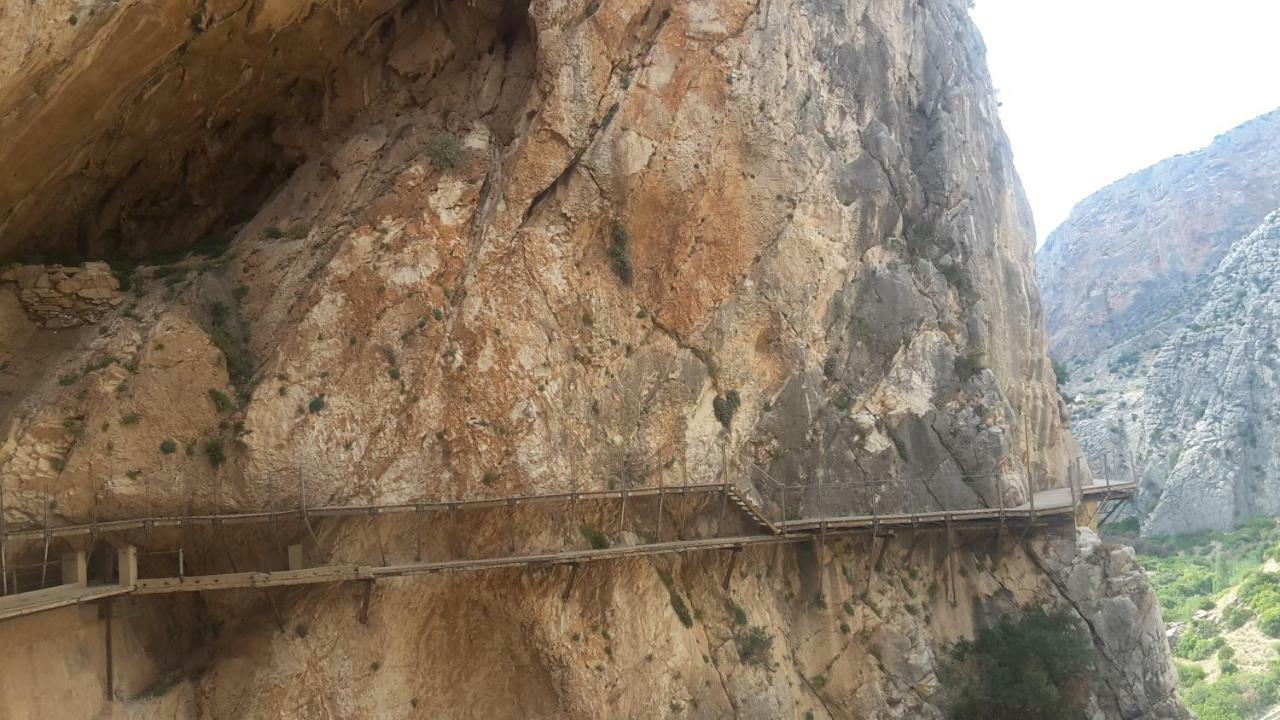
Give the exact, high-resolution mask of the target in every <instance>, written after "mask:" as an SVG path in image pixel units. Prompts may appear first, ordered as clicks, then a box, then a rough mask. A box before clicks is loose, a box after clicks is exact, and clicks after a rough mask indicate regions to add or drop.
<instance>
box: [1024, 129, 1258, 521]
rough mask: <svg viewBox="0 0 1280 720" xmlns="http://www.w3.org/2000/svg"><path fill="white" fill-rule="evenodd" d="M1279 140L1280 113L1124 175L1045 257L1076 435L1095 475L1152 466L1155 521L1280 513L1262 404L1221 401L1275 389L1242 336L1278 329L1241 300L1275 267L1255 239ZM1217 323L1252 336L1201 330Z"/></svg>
mask: <svg viewBox="0 0 1280 720" xmlns="http://www.w3.org/2000/svg"><path fill="white" fill-rule="evenodd" d="M1278 137H1280V111H1276V112H1273V113H1270V114H1267V115H1264V116H1262V117H1260V118H1258V119H1256V120H1253V121H1251V122H1249V123H1246V124H1245V125H1242V126H1241V127H1239V128H1236V129H1235V130H1232V131H1231V132H1228V133H1226V134H1224V135H1222V136H1220V137H1219V138H1218V139H1217V140H1215V141H1214V143H1213V144H1211V145H1210V146H1208V147H1206V148H1205V149H1203V150H1200V151H1198V152H1195V153H1191V154H1188V155H1184V156H1180V157H1176V158H1172V159H1170V160H1166V161H1164V162H1162V163H1159V164H1157V165H1155V166H1153V167H1151V168H1148V169H1147V170H1144V171H1142V172H1141V173H1137V174H1135V175H1133V176H1130V177H1128V178H1125V179H1124V180H1121V181H1119V182H1117V183H1115V184H1114V185H1112V186H1110V187H1108V188H1106V189H1104V190H1101V191H1099V192H1098V193H1096V194H1095V195H1093V196H1091V197H1090V198H1088V199H1086V200H1085V201H1083V202H1081V203H1080V205H1079V206H1077V208H1076V210H1075V211H1074V212H1073V214H1072V218H1071V220H1069V221H1068V222H1067V223H1066V224H1064V225H1063V226H1062V227H1061V228H1059V229H1058V230H1056V231H1055V232H1054V233H1053V234H1052V235H1051V236H1050V240H1049V241H1048V242H1047V243H1046V244H1045V246H1044V247H1043V248H1042V249H1041V251H1040V253H1039V255H1038V257H1037V262H1038V263H1039V270H1038V272H1039V275H1040V278H1041V282H1042V284H1043V286H1044V288H1045V298H1046V300H1045V303H1046V313H1047V317H1048V323H1049V334H1050V338H1051V352H1052V353H1054V354H1055V356H1057V357H1060V358H1061V359H1063V360H1064V361H1065V363H1066V365H1067V366H1068V368H1069V369H1070V373H1071V381H1070V383H1069V384H1068V386H1067V393H1068V394H1069V395H1071V396H1073V400H1072V402H1071V405H1070V408H1071V416H1072V430H1073V433H1074V435H1075V436H1076V437H1077V438H1079V440H1080V442H1081V444H1082V445H1083V446H1084V448H1085V450H1086V451H1087V453H1088V455H1089V460H1090V463H1091V464H1092V466H1093V469H1094V471H1095V472H1102V471H1104V467H1105V468H1106V469H1107V470H1109V471H1110V473H1111V474H1112V475H1113V476H1118V477H1123V478H1125V479H1128V478H1129V477H1130V476H1134V477H1140V478H1141V479H1142V499H1141V503H1140V515H1141V516H1142V517H1143V518H1144V528H1145V529H1146V531H1148V532H1160V533H1170V532H1187V531H1191V530H1197V529H1203V528H1226V527H1230V526H1232V525H1233V524H1235V523H1236V522H1238V521H1239V520H1242V519H1246V518H1248V517H1251V516H1253V515H1255V514H1258V513H1260V512H1276V511H1277V503H1276V501H1275V500H1272V499H1269V498H1270V495H1271V494H1273V493H1272V490H1270V489H1268V488H1267V487H1266V483H1265V482H1264V481H1263V478H1264V477H1265V472H1266V470H1265V468H1266V467H1267V464H1268V463H1267V460H1266V458H1265V457H1264V456H1263V455H1259V451H1258V449H1257V448H1258V447H1259V442H1261V443H1262V446H1263V447H1265V444H1266V443H1265V437H1266V435H1267V430H1266V426H1267V424H1268V422H1267V420H1266V412H1265V411H1263V412H1262V413H1261V415H1259V414H1257V413H1256V412H1252V411H1251V412H1248V413H1244V414H1243V415H1240V416H1237V415H1235V414H1231V413H1228V414H1227V415H1223V414H1221V413H1214V412H1213V411H1212V410H1211V406H1212V405H1215V404H1218V403H1222V404H1225V405H1231V406H1239V405H1247V406H1257V407H1264V406H1266V405H1267V404H1268V403H1270V402H1271V400H1270V395H1271V390H1270V389H1269V386H1268V383H1267V382H1266V381H1265V377H1264V376H1265V374H1266V366H1265V357H1264V355H1265V352H1263V353H1261V354H1259V353H1258V352H1254V351H1252V350H1248V349H1247V348H1246V347H1245V345H1248V344H1251V343H1253V342H1255V341H1257V342H1263V343H1264V346H1265V342H1266V341H1267V340H1266V338H1269V337H1270V329H1269V328H1268V327H1267V326H1266V324H1265V322H1260V321H1258V319H1257V318H1256V317H1253V316H1251V315H1249V312H1252V311H1249V310H1247V307H1246V305H1245V304H1244V303H1246V302H1253V300H1251V299H1250V298H1253V296H1254V294H1255V291H1256V292H1261V293H1262V294H1263V295H1265V294H1266V293H1265V291H1260V290H1258V288H1263V287H1265V286H1266V285H1267V283H1268V282H1269V281H1267V280H1266V278H1267V277H1268V276H1269V275H1270V273H1272V272H1273V270H1274V268H1273V267H1271V266H1270V264H1269V263H1271V260H1269V258H1268V256H1267V253H1266V251H1265V250H1264V249H1262V248H1261V247H1259V245H1260V244H1262V245H1265V244H1266V242H1267V238H1268V237H1270V236H1269V234H1268V233H1267V232H1265V230H1262V231H1259V233H1260V234H1257V235H1251V233H1252V232H1253V231H1254V230H1255V228H1257V226H1258V225H1259V224H1260V223H1262V222H1263V219H1264V218H1265V217H1266V215H1267V214H1268V213H1270V212H1271V211H1273V210H1274V209H1275V208H1276V207H1280V154H1277V153H1276V151H1275V148H1276V147H1277V144H1276V142H1275V140H1276V139H1277V138H1278ZM1255 275H1256V277H1255ZM1260 302H1262V304H1263V305H1265V304H1266V302H1265V299H1264V300H1262V301H1260ZM1226 315H1230V316H1231V318H1232V319H1231V320H1227V319H1225V318H1226ZM1251 318H1253V319H1251ZM1223 323H1227V324H1230V323H1243V324H1242V325H1240V331H1241V333H1242V334H1241V335H1232V334H1224V333H1222V332H1216V333H1215V332H1214V331H1206V330H1205V328H1206V327H1217V328H1219V329H1221V327H1222V326H1223ZM1210 356H1211V357H1212V358H1213V359H1211V360H1207V361H1206V358H1207V357H1210ZM1228 358H1230V359H1229V360H1228ZM1260 377H1262V378H1263V379H1261V380H1260V379H1259V378H1260ZM1211 397H1212V398H1213V399H1210V398H1211ZM1205 433H1208V434H1209V435H1213V436H1215V437H1217V436H1221V438H1220V439H1219V440H1214V441H1212V442H1209V441H1206V440H1205V438H1204V437H1203V435H1204V434H1205ZM1237 435H1239V436H1241V437H1245V438H1249V437H1252V438H1253V439H1252V440H1248V442H1247V443H1246V445H1247V447H1245V450H1244V451H1241V452H1237V451H1236V450H1235V449H1233V447H1229V446H1230V443H1229V442H1227V441H1226V440H1225V438H1231V437H1235V436H1237ZM1224 442H1227V444H1226V445H1223V443H1224ZM1242 442H1244V441H1242ZM1206 443H1207V444H1206ZM1210 445H1212V446H1214V447H1216V448H1217V449H1210V447H1209V446H1210ZM1148 513H1150V516H1149V517H1148Z"/></svg>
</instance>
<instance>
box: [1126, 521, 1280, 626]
mask: <svg viewBox="0 0 1280 720" xmlns="http://www.w3.org/2000/svg"><path fill="white" fill-rule="evenodd" d="M1131 529H1134V526H1133V525H1132V524H1125V525H1120V524H1117V525H1115V526H1107V527H1106V528H1104V529H1103V531H1104V533H1108V534H1110V533H1114V532H1116V531H1118V530H1125V531H1128V530H1131ZM1277 544H1280V525H1277V523H1276V521H1275V519H1273V518H1257V519H1255V520H1251V521H1249V522H1247V523H1245V524H1244V525H1241V526H1240V527H1238V528H1236V529H1234V530H1231V531H1229V532H1217V531H1215V532H1199V533H1194V534H1191V535H1178V536H1174V537H1162V538H1139V539H1134V546H1135V548H1136V549H1137V550H1138V555H1139V557H1138V559H1139V562H1141V563H1142V566H1143V567H1144V568H1146V570H1147V574H1148V575H1150V577H1151V583H1152V584H1153V585H1154V586H1155V588H1156V595H1157V596H1158V597H1159V598H1160V607H1161V608H1162V610H1163V613H1164V619H1165V620H1166V621H1168V622H1176V621H1185V620H1188V619H1190V618H1191V616H1192V615H1194V614H1195V612H1196V611H1197V610H1200V609H1202V608H1204V607H1206V602H1208V603H1214V602H1215V601H1216V600H1218V599H1219V598H1220V597H1222V595H1223V594H1224V593H1226V591H1227V590H1229V589H1230V588H1232V587H1234V586H1236V585H1238V584H1240V583H1242V582H1244V583H1245V586H1244V587H1242V588H1241V593H1240V600H1241V601H1242V604H1241V605H1240V606H1237V607H1235V608H1234V609H1230V610H1229V611H1224V615H1223V622H1224V624H1226V625H1227V626H1228V629H1234V628H1238V627H1240V626H1241V625H1243V624H1244V623H1246V622H1248V621H1249V616H1251V615H1253V614H1257V615H1261V614H1262V611H1263V610H1265V609H1268V608H1280V587H1277V581H1280V577H1277V576H1271V575H1269V574H1267V573H1260V571H1261V568H1262V565H1263V563H1264V562H1266V560H1267V558H1268V557H1269V556H1271V555H1273V554H1274V553H1275V552H1276V550H1273V549H1272V548H1275V547H1276V546H1277ZM1268 588H1270V589H1268ZM1207 606H1209V607H1212V605H1207ZM1277 618H1278V619H1280V613H1277Z"/></svg>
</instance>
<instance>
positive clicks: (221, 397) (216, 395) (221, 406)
mask: <svg viewBox="0 0 1280 720" xmlns="http://www.w3.org/2000/svg"><path fill="white" fill-rule="evenodd" d="M209 399H210V400H212V401H213V406H214V407H215V408H217V410H218V412H220V413H229V412H231V411H232V410H235V409H236V404H235V403H234V402H232V401H231V398H230V397H227V394H226V393H224V392H222V391H221V390H218V389H216V388H209Z"/></svg>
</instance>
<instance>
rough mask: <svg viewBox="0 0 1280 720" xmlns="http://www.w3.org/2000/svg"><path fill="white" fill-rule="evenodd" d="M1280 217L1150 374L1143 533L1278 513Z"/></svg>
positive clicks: (1226, 524)
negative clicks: (1148, 504) (1146, 504)
mask: <svg viewBox="0 0 1280 720" xmlns="http://www.w3.org/2000/svg"><path fill="white" fill-rule="evenodd" d="M1277 281H1280V214H1273V215H1271V216H1270V217H1269V218H1267V220H1266V221H1265V222H1264V223H1263V224H1262V226H1261V227H1259V228H1258V229H1257V230H1256V231H1254V232H1253V233H1251V234H1249V235H1248V236H1247V237H1245V238H1243V239H1242V240H1241V241H1240V242H1238V243H1236V244H1235V245H1234V246H1233V247H1232V248H1231V252H1230V253H1229V254H1228V255H1227V257H1226V258H1224V259H1223V261H1222V263H1221V264H1220V265H1219V266H1218V268H1217V270H1216V271H1215V272H1214V274H1213V277H1212V282H1211V283H1210V284H1209V286H1208V287H1207V288H1206V289H1205V290H1204V293H1203V299H1202V303H1201V305H1200V308H1199V311H1198V312H1197V313H1196V314H1195V316H1194V320H1192V322H1191V323H1190V324H1189V325H1188V326H1187V327H1186V328H1184V329H1183V330H1182V331H1180V332H1179V333H1177V334H1176V335H1174V336H1173V337H1172V338H1170V339H1169V340H1168V341H1167V342H1166V343H1165V344H1164V345H1163V346H1162V347H1161V348H1160V351H1159V353H1157V354H1156V356H1155V358H1154V360H1153V361H1152V363H1151V368H1150V370H1149V371H1148V373H1147V380H1146V390H1145V404H1146V416H1145V422H1144V424H1143V434H1142V445H1141V447H1142V448H1143V450H1144V453H1143V460H1144V464H1143V469H1142V472H1143V476H1142V480H1143V487H1144V495H1145V497H1146V498H1147V499H1148V502H1152V503H1153V505H1152V506H1151V507H1150V511H1149V514H1148V515H1147V516H1146V517H1145V519H1144V527H1145V529H1146V530H1147V531H1148V532H1152V533H1175V532H1186V531H1189V530H1199V529H1206V528H1213V529H1223V528H1230V527H1233V526H1234V525H1235V524H1237V523H1238V522H1240V521H1242V520H1246V519H1248V518H1250V517H1253V516H1255V515H1259V514H1277V513H1280V486H1277V484H1276V483H1275V482H1274V480H1273V478H1275V477H1277V474H1278V473H1280V453H1278V452H1277V451H1278V450H1280V377H1278V376H1277V369H1278V367H1280V366H1278V365H1277V357H1276V351H1277V348H1278V347H1280V345H1278V343H1280V285H1277Z"/></svg>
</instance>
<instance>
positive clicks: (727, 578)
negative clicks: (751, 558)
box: [723, 545, 742, 592]
mask: <svg viewBox="0 0 1280 720" xmlns="http://www.w3.org/2000/svg"><path fill="white" fill-rule="evenodd" d="M741 554H742V546H741V545H734V546H733V550H732V554H731V555H729V567H728V568H726V569H725V571H724V583H723V587H724V590H725V592H728V591H729V583H730V582H731V581H732V580H733V570H734V568H736V567H737V566H738V556H739V555H741Z"/></svg>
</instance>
